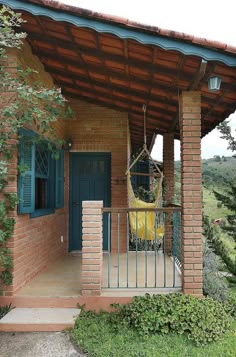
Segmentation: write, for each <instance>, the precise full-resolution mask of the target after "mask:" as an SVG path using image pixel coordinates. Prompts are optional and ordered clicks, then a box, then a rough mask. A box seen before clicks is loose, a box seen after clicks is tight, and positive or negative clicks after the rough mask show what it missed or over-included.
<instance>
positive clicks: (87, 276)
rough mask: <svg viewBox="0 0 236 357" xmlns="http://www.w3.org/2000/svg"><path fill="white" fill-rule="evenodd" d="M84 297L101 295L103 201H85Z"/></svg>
mask: <svg viewBox="0 0 236 357" xmlns="http://www.w3.org/2000/svg"><path fill="white" fill-rule="evenodd" d="M82 207H83V212H82V221H83V242H82V295H87V296H91V295H93V296H96V295H101V289H102V260H103V254H102V253H103V252H102V207H103V202H102V201H83V203H82Z"/></svg>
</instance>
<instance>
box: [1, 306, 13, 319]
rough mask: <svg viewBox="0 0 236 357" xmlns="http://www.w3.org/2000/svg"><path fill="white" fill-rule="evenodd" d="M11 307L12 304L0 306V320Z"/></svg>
mask: <svg viewBox="0 0 236 357" xmlns="http://www.w3.org/2000/svg"><path fill="white" fill-rule="evenodd" d="M12 309H13V307H12V305H11V304H9V305H5V306H0V320H1V319H2V318H3V316H5V315H6V314H7V313H8V312H9V311H11V310H12Z"/></svg>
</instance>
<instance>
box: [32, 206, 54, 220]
mask: <svg viewBox="0 0 236 357" xmlns="http://www.w3.org/2000/svg"><path fill="white" fill-rule="evenodd" d="M53 213H55V209H54V208H42V209H37V210H35V211H34V212H32V213H30V218H37V217H41V216H47V215H49V214H53Z"/></svg>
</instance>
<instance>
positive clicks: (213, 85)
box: [208, 76, 221, 92]
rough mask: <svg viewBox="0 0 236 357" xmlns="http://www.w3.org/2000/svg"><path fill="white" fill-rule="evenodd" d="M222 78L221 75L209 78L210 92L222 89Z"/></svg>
mask: <svg viewBox="0 0 236 357" xmlns="http://www.w3.org/2000/svg"><path fill="white" fill-rule="evenodd" d="M220 85H221V78H220V77H219V76H213V77H210V78H208V90H209V92H217V91H218V90H220Z"/></svg>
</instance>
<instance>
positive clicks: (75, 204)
mask: <svg viewBox="0 0 236 357" xmlns="http://www.w3.org/2000/svg"><path fill="white" fill-rule="evenodd" d="M72 205H73V206H79V205H80V203H79V202H73V203H72Z"/></svg>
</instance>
